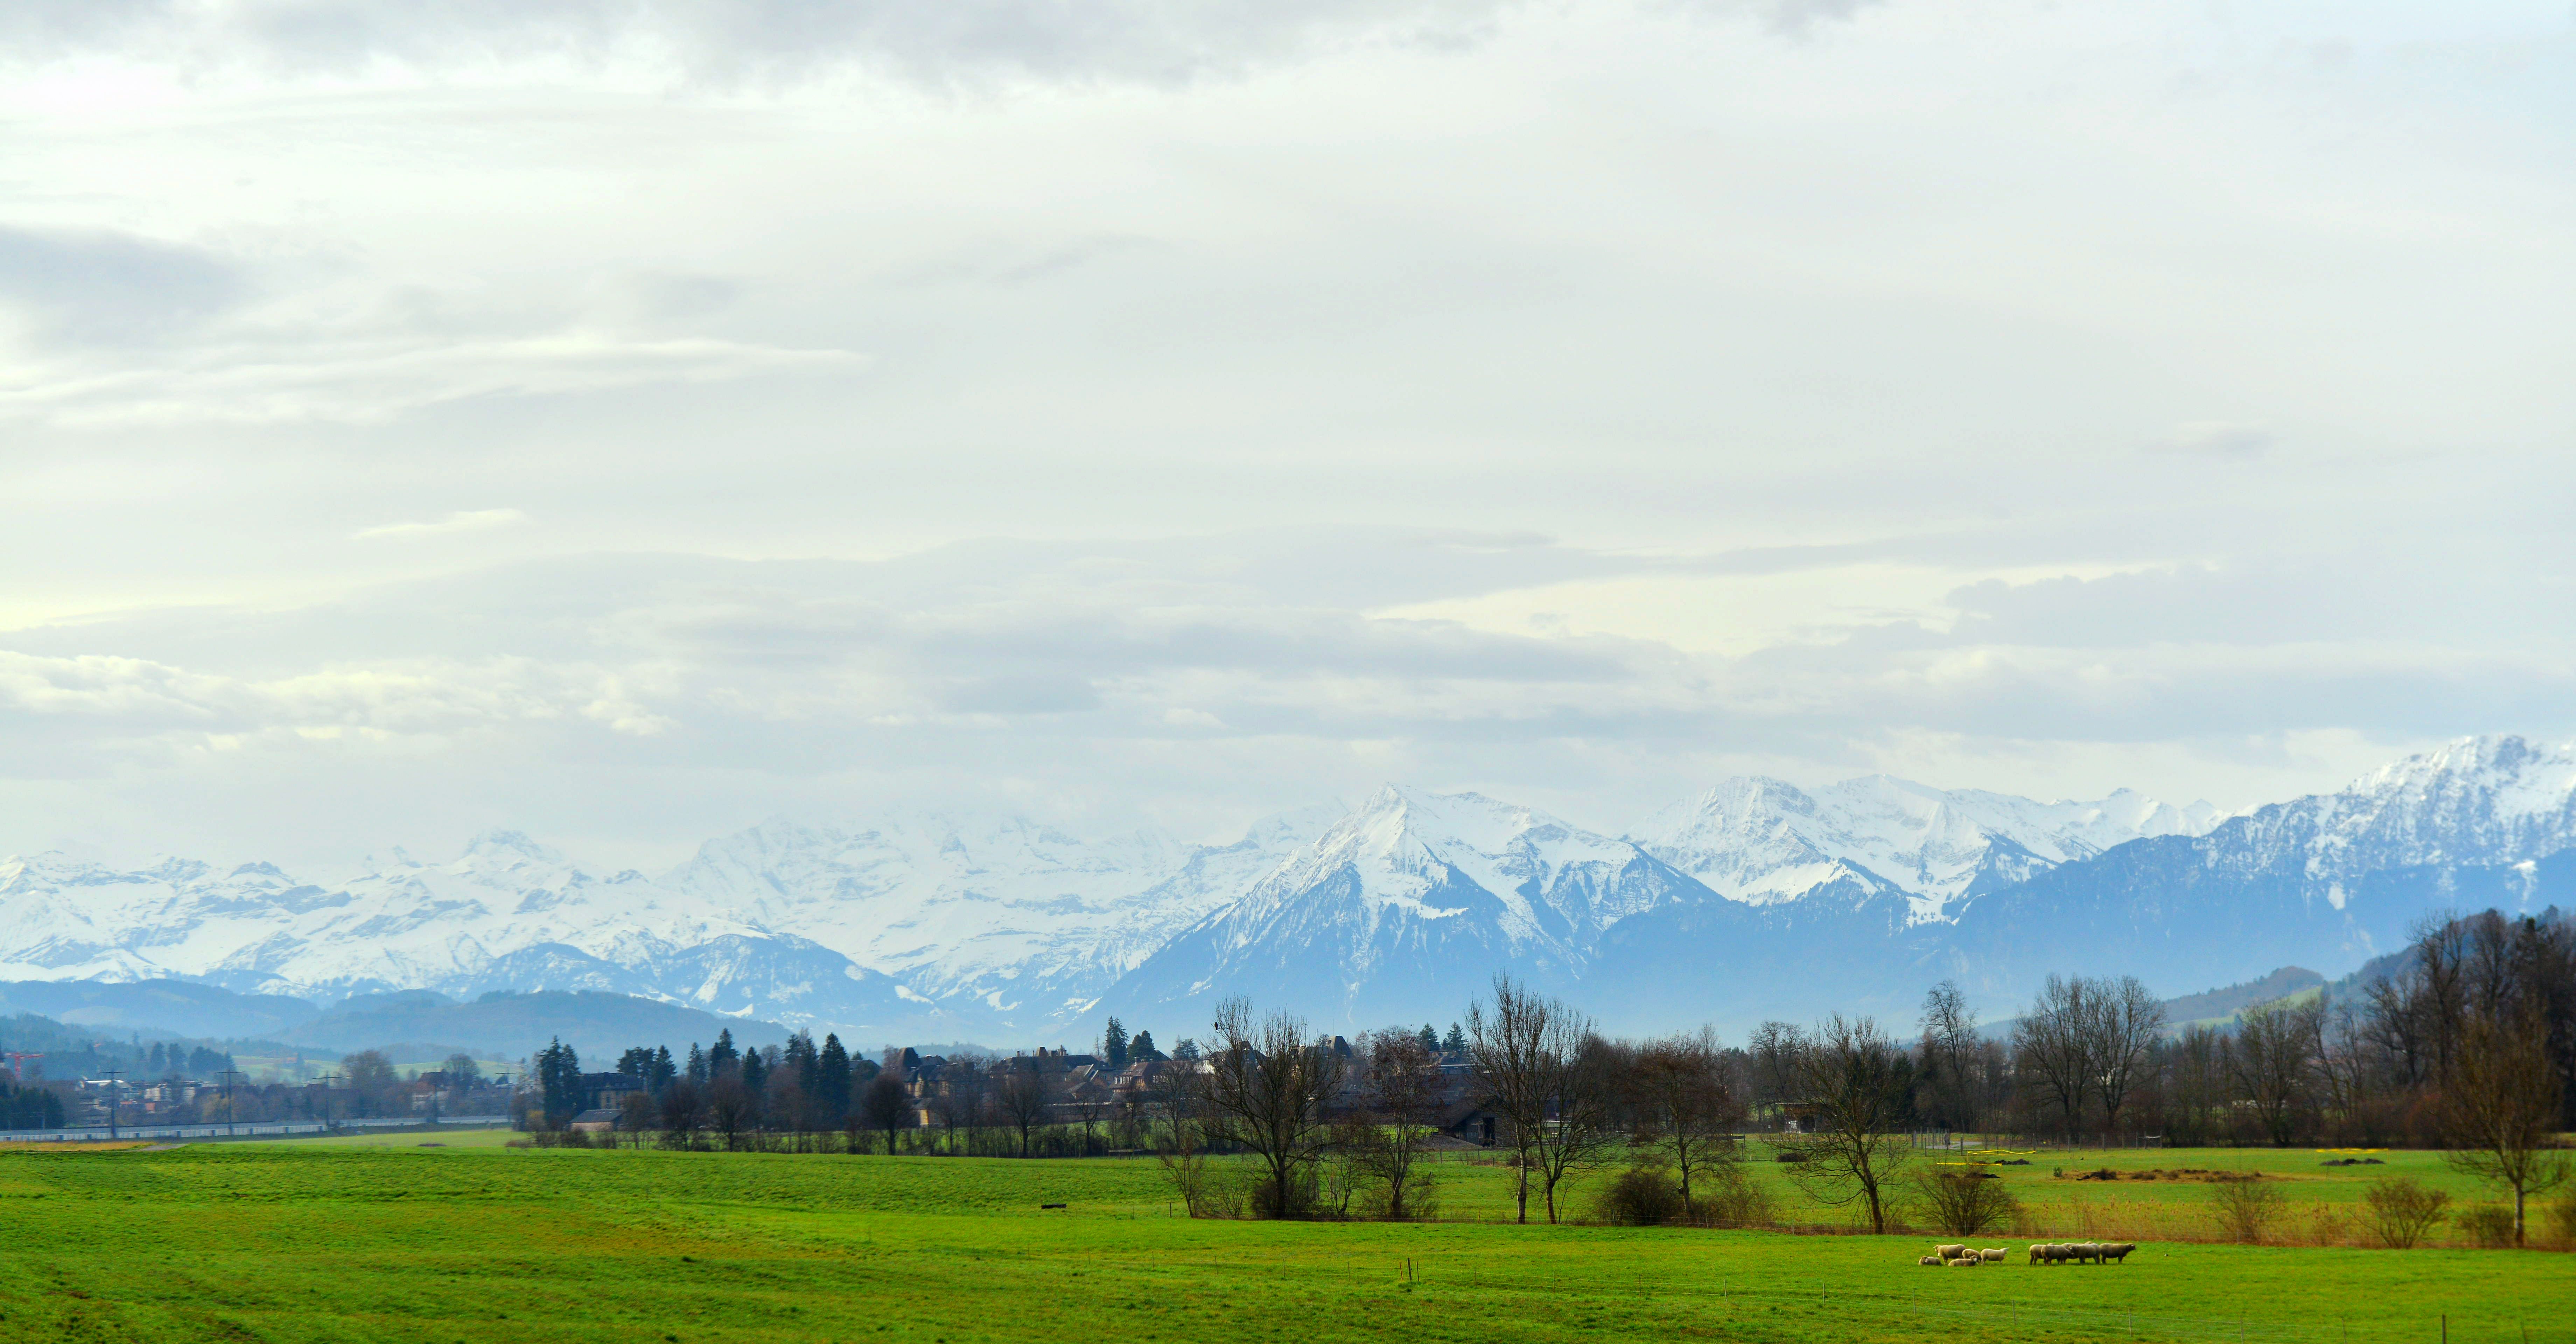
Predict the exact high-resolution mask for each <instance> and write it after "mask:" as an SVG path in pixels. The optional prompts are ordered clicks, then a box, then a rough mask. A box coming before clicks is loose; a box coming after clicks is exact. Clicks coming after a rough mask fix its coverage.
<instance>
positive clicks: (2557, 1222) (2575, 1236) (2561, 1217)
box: [2549, 1196, 2576, 1246]
mask: <svg viewBox="0 0 2576 1344" xmlns="http://www.w3.org/2000/svg"><path fill="white" fill-rule="evenodd" d="M2549 1238H2550V1240H2552V1241H2555V1242H2557V1243H2558V1244H2559V1245H2561V1246H2576V1196H2569V1197H2568V1198H2566V1199H2562V1200H2560V1201H2558V1202H2557V1203H2556V1204H2554V1205H2552V1206H2550V1210H2549Z"/></svg>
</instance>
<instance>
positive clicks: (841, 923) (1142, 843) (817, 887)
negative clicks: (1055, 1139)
mask: <svg viewBox="0 0 2576 1344" xmlns="http://www.w3.org/2000/svg"><path fill="white" fill-rule="evenodd" d="M1333 815H1334V812H1333V811H1331V810H1326V809H1309V810H1307V811H1305V812H1300V813H1290V814H1287V815H1284V816H1282V817H1276V818H1272V819H1270V820H1269V821H1266V822H1263V823H1261V824H1258V825H1256V826H1254V827H1253V828H1252V830H1251V831H1250V832H1249V833H1248V834H1247V835H1246V836H1245V838H1244V839H1243V840H1242V841H1239V842H1237V843H1236V844H1234V845H1231V846H1226V847H1223V848H1216V849H1209V848H1198V847H1192V846H1188V845H1184V844H1181V843H1179V842H1177V841H1174V840H1172V839H1171V838H1170V837H1168V836H1163V835H1159V834H1155V833H1151V832H1136V833H1132V834H1129V835H1122V836H1116V837H1112V838H1110V839H1108V840H1105V841H1085V840H1082V839H1078V838H1076V837H1074V836H1071V835H1067V834H1065V833H1063V832H1061V831H1057V830H1054V829H1052V828H1049V827H1045V826H1040V825H1038V824H1036V823H1033V822H1030V821H1027V820H1026V819H1023V818H1016V817H1011V818H1000V819H989V818H975V819H960V818H953V817H944V816H937V815H932V814H921V813H905V814H897V815H892V816H888V817H884V818H881V819H879V820H878V821H877V822H876V823H875V824H873V825H870V826H867V827H864V828H853V829H847V830H837V829H827V828H811V827H804V826H798V825H795V824H793V823H790V822H786V821H771V822H767V823H764V824H762V825H760V826H757V827H754V828H752V829H751V830H748V831H743V832H741V833H739V834H736V835H730V836H726V837H724V838H723V839H720V840H713V841H709V842H708V843H707V844H706V845H705V846H704V847H702V848H701V849H700V850H699V852H698V854H697V856H696V857H695V858H693V859H691V860H690V861H689V862H688V863H686V864H683V865H681V866H680V867H679V868H677V869H675V870H673V871H672V872H671V873H669V874H668V875H666V876H665V877H664V878H663V879H662V883H663V885H665V886H667V887H669V888H671V889H672V890H673V891H676V892H680V893H684V894H686V895H688V896H690V897H691V898H693V899H696V900H698V901H701V902H704V903H706V904H708V905H710V906H714V907H720V908H723V909H727V910H731V911H735V912H738V913H739V915H740V917H742V918H743V919H745V920H748V921H750V922H753V923H756V924H758V925H759V926H761V927H763V928H767V929H774V930H777V931H779V932H782V933H788V934H793V935H796V936H798V937H802V938H808V939H811V940H812V941H814V942H816V943H819V944H821V945H823V946H825V947H829V948H832V949H833V950H835V951H837V952H840V953H842V954H843V955H845V956H848V957H849V958H851V959H852V960H853V961H856V962H857V963H859V964H860V965H863V966H867V967H869V968H871V969H874V970H878V971H881V972H884V973H886V974H889V975H893V976H897V977H900V978H902V979H903V980H904V981H905V982H906V984H907V986H908V987H909V988H910V989H911V990H912V991H913V992H915V993H918V994H921V995H923V996H925V997H927V998H930V999H935V1000H939V1001H943V1002H947V1001H959V1000H962V1001H967V1002H973V1003H978V1004H980V1005H981V1006H982V1010H983V1011H985V1012H989V1013H994V1014H1001V1015H1004V1017H1005V1020H1007V1021H1013V1022H1020V1021H1035V1020H1038V1019H1039V1018H1041V1017H1043V1016H1044V1015H1046V1014H1049V1013H1052V1012H1060V1011H1062V1010H1063V1009H1064V1008H1066V1007H1067V1006H1068V1005H1067V1003H1066V1000H1067V999H1068V998H1070V999H1071V1000H1072V1001H1073V1002H1074V1003H1075V1004H1081V1005H1087V1001H1088V999H1090V998H1093V997H1097V995H1098V993H1099V991H1100V989H1101V988H1102V987H1104V986H1106V985H1107V984H1108V983H1109V982H1110V981H1111V980H1114V979H1116V978H1117V976H1118V975H1119V974H1120V973H1122V972H1124V971H1125V970H1127V969H1128V968H1129V967H1131V966H1133V965H1134V964H1135V963H1136V962H1137V961H1139V960H1141V959H1142V958H1143V957H1144V956H1145V955H1146V954H1147V953H1149V952H1151V951H1152V950H1153V949H1154V948H1156V947H1159V946H1161V945H1162V944H1163V942H1165V941H1166V940H1168V939H1169V938H1170V936H1171V935H1172V934H1174V933H1176V932H1178V931H1179V930H1181V929H1183V928H1186V927H1188V926H1189V925H1190V924H1191V923H1193V922H1195V921H1197V920H1198V919H1200V918H1201V917H1203V916H1205V915H1206V914H1207V913H1208V912H1209V911H1210V910H1213V909H1215V908H1216V907H1218V906H1219V905H1222V904H1224V903H1225V902H1227V901H1230V900H1232V899H1234V898H1235V897H1236V896H1237V895H1239V894H1241V892H1242V891H1243V889H1244V888H1245V887H1246V886H1247V885H1249V883H1250V882H1251V881H1252V880H1253V879H1254V878H1256V877H1258V876H1259V875H1260V873H1261V871H1263V870H1265V869H1267V868H1268V867H1269V866H1270V865H1271V864H1273V863H1276V862H1277V861H1278V860H1279V858H1281V857H1282V856H1284V855H1285V854H1286V853H1288V852H1290V851H1292V850H1293V849H1294V848H1295V847H1296V846H1298V845H1300V844H1302V843H1303V842H1304V841H1305V840H1307V839H1310V838H1312V837H1313V836H1314V835H1315V834H1317V833H1318V832H1320V831H1321V830H1322V829H1323V827H1324V826H1325V825H1327V824H1329V822H1330V819H1331V817H1332V816H1333ZM1076 1011H1079V1009H1078V1008H1077V1009H1076ZM1015 1014H1016V1015H1017V1016H1012V1015H1015Z"/></svg>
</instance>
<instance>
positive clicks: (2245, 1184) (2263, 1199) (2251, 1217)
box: [2209, 1174, 2281, 1246]
mask: <svg viewBox="0 0 2576 1344" xmlns="http://www.w3.org/2000/svg"><path fill="white" fill-rule="evenodd" d="M2209 1194H2210V1205H2211V1211H2212V1212H2213V1213H2214V1214H2216V1215H2217V1218H2218V1230H2219V1231H2220V1233H2222V1234H2223V1235H2225V1236H2226V1238H2227V1239H2228V1240H2229V1241H2238V1242H2243V1243H2245V1244H2246V1245H2249V1246H2251V1245H2254V1244H2257V1243H2259V1242H2261V1241H2262V1240H2263V1238H2264V1237H2265V1235H2267V1234H2268V1233H2269V1232H2270V1231H2271V1229H2272V1220H2273V1219H2275V1218H2277V1217H2279V1216H2280V1213H2281V1188H2280V1187H2279V1186H2276V1185H2268V1184H2266V1183H2265V1182H2264V1181H2263V1178H2262V1177H2260V1176H2256V1175H2251V1174H2248V1175H2244V1176H2232V1177H2229V1178H2227V1179H2224V1180H2221V1181H2218V1182H2217V1183H2215V1184H2213V1185H2211V1186H2210V1187H2209Z"/></svg>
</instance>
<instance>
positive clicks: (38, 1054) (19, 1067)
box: [8, 1050, 45, 1083]
mask: <svg viewBox="0 0 2576 1344" xmlns="http://www.w3.org/2000/svg"><path fill="white" fill-rule="evenodd" d="M8 1054H9V1076H10V1077H12V1078H15V1079H17V1080H18V1081H19V1082H22V1083H23V1082H25V1081H27V1068H26V1065H25V1064H24V1063H22V1062H21V1061H23V1060H30V1059H43V1058H44V1057H45V1052H44V1051H42V1050H37V1051H32V1052H28V1053H20V1052H19V1051H16V1050H12V1051H9V1052H8Z"/></svg>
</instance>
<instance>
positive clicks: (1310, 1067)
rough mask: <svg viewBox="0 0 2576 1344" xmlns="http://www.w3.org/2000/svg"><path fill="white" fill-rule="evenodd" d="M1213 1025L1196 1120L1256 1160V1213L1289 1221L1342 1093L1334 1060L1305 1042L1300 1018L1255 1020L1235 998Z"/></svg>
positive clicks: (1320, 1044)
mask: <svg viewBox="0 0 2576 1344" xmlns="http://www.w3.org/2000/svg"><path fill="white" fill-rule="evenodd" d="M1214 1025H1215V1032H1214V1036H1215V1039H1214V1041H1213V1042H1212V1043H1211V1044H1210V1046H1209V1048H1208V1052H1207V1065H1208V1071H1207V1072H1206V1073H1205V1074H1203V1075H1201V1076H1200V1084H1201V1092H1200V1103H1201V1108H1202V1109H1201V1116H1202V1121H1203V1123H1204V1124H1205V1125H1206V1127H1207V1130H1208V1133H1209V1134H1210V1135H1211V1136H1212V1137H1216V1138H1220V1139H1223V1140H1226V1141H1228V1142H1232V1143H1235V1144H1238V1145H1240V1146H1242V1147H1243V1148H1244V1149H1245V1150H1247V1151H1249V1152H1250V1153H1251V1154H1252V1155H1253V1156H1254V1157H1255V1158H1256V1159H1258V1160H1259V1162H1260V1164H1261V1170H1262V1180H1261V1188H1260V1191H1259V1193H1258V1195H1257V1196H1256V1198H1255V1200H1254V1205H1255V1207H1256V1208H1257V1209H1258V1211H1259V1212H1260V1213H1262V1214H1263V1215H1264V1216H1267V1217H1271V1218H1287V1217H1292V1216H1294V1215H1295V1214H1296V1213H1297V1212H1298V1211H1299V1210H1300V1208H1301V1207H1302V1205H1301V1201H1300V1195H1301V1190H1300V1187H1299V1178H1300V1177H1301V1176H1303V1175H1304V1174H1305V1172H1306V1170H1307V1169H1308V1167H1309V1166H1310V1165H1311V1164H1312V1163H1314V1162H1315V1160H1316V1159H1317V1158H1318V1157H1320V1156H1321V1155H1322V1153H1323V1149H1324V1147H1325V1145H1326V1143H1327V1142H1328V1140H1329V1137H1330V1132H1331V1131H1330V1128H1329V1126H1328V1125H1327V1123H1326V1120H1325V1115H1324V1108H1325V1107H1326V1106H1327V1105H1328V1104H1330V1102H1331V1101H1332V1099H1333V1094H1334V1092H1335V1091H1337V1090H1338V1089H1339V1088H1340V1087H1341V1081H1342V1059H1341V1056H1340V1055H1338V1054H1336V1053H1335V1052H1334V1050H1333V1048H1332V1042H1331V1041H1330V1040H1329V1039H1328V1038H1324V1037H1317V1036H1310V1035H1309V1034H1308V1032H1307V1030H1306V1023H1305V1021H1304V1019H1302V1018H1299V1017H1297V1016H1296V1015H1295V1014H1293V1013H1289V1012H1285V1011H1281V1012H1274V1013H1271V1014H1269V1015H1268V1016H1265V1017H1262V1018H1260V1019H1258V1020H1257V1021H1256V1020H1255V1019H1254V1017H1253V1015H1252V1005H1251V1004H1250V1003H1249V1002H1247V1001H1245V1000H1242V999H1228V1000H1226V1001H1225V1002H1224V1003H1223V1004H1220V1005H1219V1006H1218V1008H1217V1012H1216V1022H1215V1024H1214Z"/></svg>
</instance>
